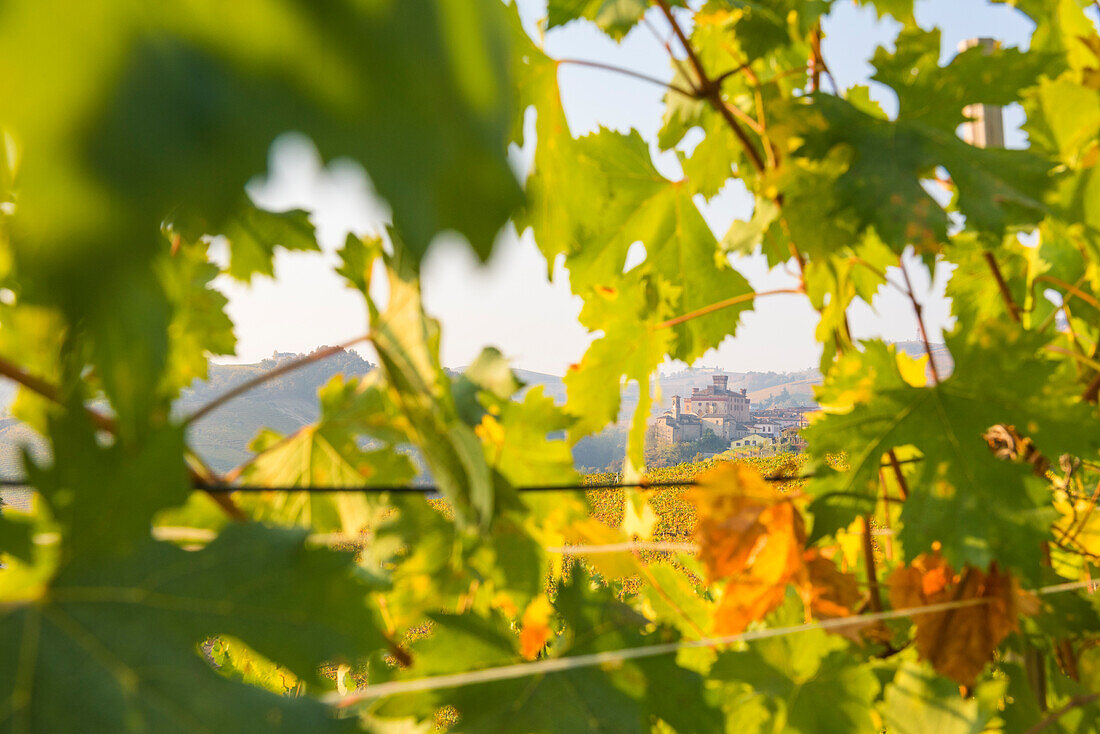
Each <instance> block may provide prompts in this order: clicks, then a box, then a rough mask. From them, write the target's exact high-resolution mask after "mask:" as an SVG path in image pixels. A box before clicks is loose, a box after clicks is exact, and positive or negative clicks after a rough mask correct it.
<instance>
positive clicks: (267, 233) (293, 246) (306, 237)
mask: <svg viewBox="0 0 1100 734" xmlns="http://www.w3.org/2000/svg"><path fill="white" fill-rule="evenodd" d="M243 199H244V200H243V201H242V202H241V204H240V205H239V207H238V208H237V210H236V211H235V212H234V213H233V214H232V215H230V216H229V217H228V218H227V219H226V220H225V222H223V223H220V224H212V223H208V222H205V221H203V220H201V219H198V218H197V217H192V218H190V219H188V218H186V217H183V216H181V217H180V218H179V219H177V220H176V221H173V222H172V230H173V231H174V232H175V233H178V234H180V235H181V236H183V237H186V238H187V239H190V240H197V239H199V238H200V237H202V236H204V235H221V236H222V237H224V238H225V241H226V244H227V245H228V247H229V265H228V266H227V267H226V269H225V272H226V273H228V274H229V275H230V276H231V277H233V278H235V279H237V280H240V281H243V282H245V283H249V282H251V281H252V278H253V276H255V275H265V276H267V277H269V278H271V277H274V276H275V262H274V260H275V252H276V248H281V249H283V250H291V251H299V252H320V251H321V246H320V245H318V244H317V233H316V230H315V228H314V226H313V222H312V221H310V218H309V212H307V211H305V210H303V209H291V210H288V211H282V212H275V211H269V210H267V209H262V208H260V207H258V206H256V204H254V203H253V202H252V201H251V200H250V199H249V198H248V197H243Z"/></svg>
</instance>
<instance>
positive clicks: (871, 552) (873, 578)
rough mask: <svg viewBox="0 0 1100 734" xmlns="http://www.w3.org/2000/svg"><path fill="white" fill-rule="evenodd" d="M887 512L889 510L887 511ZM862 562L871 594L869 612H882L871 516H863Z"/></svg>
mask: <svg viewBox="0 0 1100 734" xmlns="http://www.w3.org/2000/svg"><path fill="white" fill-rule="evenodd" d="M887 512H889V510H887ZM863 531H864V532H863V561H864V563H866V565H867V588H868V589H870V592H871V611H872V612H881V611H882V594H881V593H880V591H879V586H878V571H877V570H876V569H875V543H874V539H873V538H872V537H871V516H870V515H864V516H863Z"/></svg>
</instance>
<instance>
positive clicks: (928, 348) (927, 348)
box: [898, 258, 940, 385]
mask: <svg viewBox="0 0 1100 734" xmlns="http://www.w3.org/2000/svg"><path fill="white" fill-rule="evenodd" d="M898 267H899V268H900V269H901V274H902V276H903V277H904V278H905V290H906V294H907V295H908V296H909V301H910V302H911V303H912V304H913V311H914V312H915V313H916V315H917V328H918V329H920V339H921V342H923V343H924V353H925V354H927V355H928V367H929V369H931V370H932V380H933V381H934V382H935V383H936V384H937V385H938V384H940V371H939V369H938V368H937V367H936V360H935V358H934V357H933V356H932V344H931V342H930V341H929V340H928V329H927V328H926V327H925V325H924V306H923V305H921V302H920V301H918V300H917V296H916V293H914V292H913V281H912V280H910V279H909V271H908V270H907V269H906V267H905V261H904V260H902V259H901V258H898Z"/></svg>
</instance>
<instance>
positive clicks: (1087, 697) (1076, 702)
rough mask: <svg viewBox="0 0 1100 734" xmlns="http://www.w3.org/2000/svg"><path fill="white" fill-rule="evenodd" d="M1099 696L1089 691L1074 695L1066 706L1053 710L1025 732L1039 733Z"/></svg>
mask: <svg viewBox="0 0 1100 734" xmlns="http://www.w3.org/2000/svg"><path fill="white" fill-rule="evenodd" d="M1098 698H1100V693H1089V694H1081V695H1077V696H1074V697H1073V698H1071V699H1070V700H1069V701H1067V702H1066V704H1065V705H1064V706H1061V707H1059V708H1057V709H1055V710H1054V711H1052V712H1051V713H1050V715H1049V716H1047V717H1046V718H1045V719H1043V720H1042V721H1040V722H1039V723H1037V724H1036V725H1035V726H1033V727H1031V728H1030V729H1028V730H1027V731H1026V732H1024V734H1038V733H1039V732H1041V731H1043V730H1044V729H1046V728H1047V727H1049V726H1050V725H1051V724H1053V723H1054V722H1056V721H1058V719H1060V718H1062V717H1063V716H1065V715H1066V714H1067V713H1069V712H1070V711H1072V710H1073V709H1076V708H1081V707H1082V706H1088V705H1089V704H1090V703H1092V702H1093V701H1095V700H1096V699H1098Z"/></svg>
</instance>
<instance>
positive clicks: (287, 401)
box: [0, 342, 952, 477]
mask: <svg viewBox="0 0 1100 734" xmlns="http://www.w3.org/2000/svg"><path fill="white" fill-rule="evenodd" d="M897 348H898V349H899V350H900V351H904V352H906V353H907V354H910V355H913V356H922V355H923V354H924V345H923V344H921V343H920V342H901V343H899V344H897ZM933 353H934V355H935V357H936V362H937V365H938V366H939V368H940V371H941V373H949V372H950V368H951V366H952V363H951V355H950V354H949V353H948V352H947V350H946V348H945V347H944V346H943V345H939V344H938V345H934V346H933ZM299 356H301V355H296V354H288V353H276V354H274V355H272V357H271V358H270V359H265V360H262V361H260V362H256V363H253V364H239V365H219V364H211V365H210V375H209V379H207V380H205V381H197V382H196V383H195V384H194V385H192V386H191V387H190V388H188V389H186V390H184V391H183V393H182V394H181V396H180V398H179V400H178V401H177V402H176V404H175V406H174V412H175V414H176V415H178V416H185V415H187V414H189V413H191V412H193V411H195V410H197V409H198V408H200V407H201V406H203V405H205V404H207V403H208V402H209V401H211V400H213V399H214V398H215V397H217V396H219V395H222V394H223V393H225V392H226V391H227V390H229V389H231V388H232V387H234V386H236V385H240V384H241V383H243V382H246V381H247V380H250V379H252V378H254V377H256V376H258V375H261V374H263V373H265V372H268V371H270V370H272V369H274V368H276V367H278V366H279V365H281V364H284V363H286V362H287V361H290V360H293V359H297V358H298V357H299ZM372 369H374V365H372V364H371V363H370V362H368V361H366V360H365V359H363V358H362V357H360V356H359V355H358V354H356V353H355V352H352V351H347V352H343V353H340V354H336V355H334V356H332V357H329V358H328V359H325V360H321V361H318V362H316V363H313V364H310V365H307V366H306V367H303V368H301V369H297V370H294V371H292V372H288V373H287V374H285V375H281V376H279V377H278V378H275V379H273V380H270V381H268V382H265V383H264V384H263V385H261V386H260V387H259V388H257V389H255V390H252V391H250V392H248V393H247V394H245V395H242V396H241V397H239V398H236V399H234V400H232V401H231V402H229V403H227V404H225V405H223V406H222V407H221V408H219V409H218V410H216V411H214V412H213V413H211V414H210V415H208V416H206V417H204V418H203V419H202V420H200V421H198V422H196V423H195V425H194V426H192V427H191V430H190V432H189V435H188V440H189V441H190V444H191V446H192V447H193V448H194V449H195V450H196V451H197V452H198V453H199V455H200V456H202V457H203V459H204V460H205V461H206V462H208V463H209V464H210V465H211V467H213V468H214V469H216V470H218V471H226V470H228V469H231V468H232V467H234V466H237V465H238V464H240V463H241V462H243V461H245V460H247V459H248V457H249V455H250V453H249V451H248V444H249V442H250V441H251V440H252V438H253V437H254V436H255V435H256V433H257V432H258V431H259V430H260V429H262V428H271V429H274V430H276V431H279V432H280V433H291V432H293V431H295V430H297V429H298V428H300V427H301V426H303V425H305V424H306V423H309V422H310V421H313V420H315V419H316V418H317V390H318V388H320V387H321V386H322V385H324V384H325V383H326V382H328V381H329V380H330V379H331V378H332V377H333V375H336V374H344V375H346V376H349V377H350V376H356V375H363V374H366V373H367V372H369V371H370V370H372ZM454 372H455V373H456V374H457V372H459V371H458V370H455V371H454ZM516 374H517V376H518V377H519V379H520V380H522V381H523V382H524V383H526V384H527V385H528V388H530V387H533V386H535V385H542V386H543V390H544V391H545V393H546V394H547V395H548V396H550V397H551V398H553V399H554V401H555V402H557V403H558V404H562V403H564V402H565V397H566V394H565V384H564V383H563V382H562V378H560V377H557V376H555V375H549V374H545V373H541V372H531V371H529V370H516ZM716 374H725V375H728V376H729V386H730V388H731V389H734V390H740V389H742V388H744V389H745V390H747V391H748V394H749V396H750V398H751V399H752V402H753V404H754V405H762V404H763V405H768V404H775V403H777V402H779V401H782V400H787V401H789V402H792V403H794V404H806V405H809V404H812V402H813V386H814V385H816V384H819V383H820V381H821V376H820V375H819V374H818V372H817V370H814V369H808V370H800V371H795V372H724V371H721V370H716V369H706V368H703V369H685V370H681V371H680V372H676V373H673V374H670V375H663V376H661V377H660V379H659V381H655V382H654V383H653V385H654V387H656V386H658V385H659V387H660V391H661V402H660V403H659V404H656V405H655V406H654V409H653V412H654V413H660V412H662V411H664V410H665V409H667V408H668V407H669V406H670V405H671V401H672V396H674V395H682V396H687V395H690V394H691V390H692V388H694V387H704V386H706V385H708V384H710V383H711V378H712V376H713V375H716ZM651 389H653V388H652V387H651ZM14 393H15V389H14V385H13V384H12V383H10V382H8V381H7V380H2V379H0V476H9V477H10V476H17V475H18V474H19V473H20V465H19V456H20V446H23V445H27V444H29V445H31V446H32V451H34V452H35V453H36V454H38V455H44V454H45V448H44V444H43V442H42V440H41V439H40V438H39V437H37V436H36V435H35V434H34V433H33V432H32V431H31V430H30V429H28V428H27V427H26V426H24V425H22V424H20V423H19V422H18V421H16V420H15V419H14V418H10V417H7V418H5V417H3V415H4V414H5V413H6V412H7V406H8V405H10V403H11V399H12V397H13V396H14ZM637 404H638V389H637V386H636V385H631V386H630V387H628V388H627V389H625V390H624V391H623V397H622V407H621V410H620V415H619V422H620V424H621V423H624V422H625V421H627V420H629V418H630V417H631V416H632V415H633V412H634V408H635V407H636V406H637ZM622 439H623V437H622V436H621V435H619V433H618V432H611V433H607V435H606V436H603V435H601V436H597V437H593V438H591V439H587V440H586V442H585V443H584V444H582V445H581V446H578V448H577V451H575V456H576V458H577V463H578V466H599V467H602V466H603V463H601V462H600V461H599V460H597V459H598V457H597V455H599V458H602V455H603V454H605V453H607V451H608V450H610V451H613V452H616V455H620V456H621V453H622V449H621V444H622ZM603 444H607V446H604V445H603ZM590 454H591V456H590Z"/></svg>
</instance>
